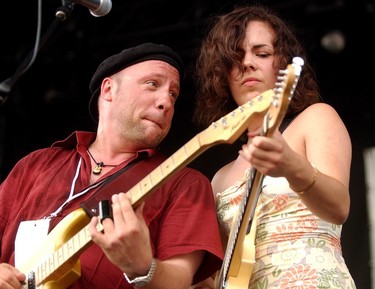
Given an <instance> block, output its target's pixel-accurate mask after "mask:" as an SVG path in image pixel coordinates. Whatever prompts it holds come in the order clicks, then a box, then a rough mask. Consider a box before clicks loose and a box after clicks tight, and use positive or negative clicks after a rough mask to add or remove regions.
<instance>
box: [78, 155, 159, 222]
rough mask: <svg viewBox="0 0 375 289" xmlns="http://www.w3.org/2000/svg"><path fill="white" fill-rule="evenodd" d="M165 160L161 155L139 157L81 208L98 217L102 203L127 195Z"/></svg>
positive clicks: (110, 179)
mask: <svg viewBox="0 0 375 289" xmlns="http://www.w3.org/2000/svg"><path fill="white" fill-rule="evenodd" d="M165 159H166V157H165V156H164V155H163V154H161V153H155V154H154V155H152V157H148V154H147V153H146V152H144V153H141V154H140V156H139V157H137V158H136V159H134V160H133V161H132V162H130V163H129V164H128V165H126V166H125V167H124V168H122V169H121V170H119V171H118V172H116V173H115V174H113V175H111V176H110V177H108V178H107V179H106V180H105V181H104V182H103V183H102V184H101V185H100V186H99V187H98V188H96V192H95V193H94V194H93V195H92V196H90V198H89V199H87V200H86V201H83V202H82V203H81V204H80V206H81V208H83V209H84V210H85V212H86V214H87V215H88V216H89V217H93V216H97V215H98V213H99V203H100V202H101V201H104V200H111V196H112V195H113V194H117V193H120V192H124V193H126V192H127V191H128V190H130V189H131V188H132V187H134V186H135V185H136V184H137V183H138V182H139V181H140V180H141V179H143V178H144V177H145V176H146V175H147V174H148V173H149V172H151V171H152V170H153V169H154V168H156V167H157V166H158V165H159V164H161V163H162V162H163V161H164V160H165Z"/></svg>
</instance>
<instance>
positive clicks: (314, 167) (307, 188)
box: [289, 164, 318, 196]
mask: <svg viewBox="0 0 375 289" xmlns="http://www.w3.org/2000/svg"><path fill="white" fill-rule="evenodd" d="M311 166H312V167H313V169H314V176H313V179H312V181H311V183H310V184H309V185H308V186H307V187H306V188H304V189H303V190H296V189H295V188H293V187H292V186H291V185H289V187H290V188H291V189H292V190H293V191H294V192H295V193H296V194H297V195H299V196H300V195H303V193H304V192H306V191H307V190H309V189H311V188H312V186H313V185H314V184H315V182H316V180H317V178H318V169H317V168H316V166H315V165H314V164H311Z"/></svg>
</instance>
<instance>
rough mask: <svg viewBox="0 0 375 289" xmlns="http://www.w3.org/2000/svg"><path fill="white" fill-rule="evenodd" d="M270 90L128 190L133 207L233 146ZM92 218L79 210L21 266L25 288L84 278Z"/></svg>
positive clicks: (54, 287) (51, 288)
mask: <svg viewBox="0 0 375 289" xmlns="http://www.w3.org/2000/svg"><path fill="white" fill-rule="evenodd" d="M274 95H275V91H274V90H272V89H270V90H267V91H265V92H264V93H262V94H260V95H259V96H257V97H256V98H255V99H253V100H251V101H249V102H247V103H246V104H244V105H242V106H239V107H238V108H236V109H235V110H233V111H232V112H230V113H228V114H227V115H225V116H224V117H222V118H220V119H219V120H217V121H216V122H214V123H212V124H211V125H210V126H209V127H208V128H206V129H205V130H203V131H202V132H200V133H199V134H197V135H196V136H195V137H194V138H192V139H191V140H190V141H189V142H187V143H186V144H185V145H184V146H183V147H181V148H180V149H179V150H177V151H176V152H175V153H174V154H172V155H171V156H170V157H169V158H167V159H166V160H165V161H164V162H162V163H161V164H160V165H159V166H158V167H156V168H155V169H154V170H152V171H151V172H150V173H149V174H148V175H146V177H144V178H143V179H142V180H141V181H140V182H139V183H138V184H136V185H135V186H134V187H132V188H131V189H130V190H128V191H127V194H131V200H132V205H133V207H136V206H138V205H139V204H140V202H141V201H142V200H143V199H144V198H145V197H146V196H147V195H148V194H149V193H151V192H153V191H155V190H156V189H157V188H158V187H160V186H161V185H162V184H163V183H164V182H165V181H166V180H167V179H168V178H169V177H171V176H172V175H174V174H175V173H177V172H178V170H179V169H181V168H182V167H183V166H185V165H187V164H188V163H189V162H191V161H192V160H193V159H194V158H196V157H197V156H198V155H200V154H201V153H203V152H204V151H205V150H207V149H208V148H210V147H212V146H213V145H216V144H219V143H229V144H230V143H233V142H234V141H235V140H236V139H237V138H238V137H240V136H241V135H242V133H243V132H244V131H245V130H246V128H247V126H248V123H249V122H250V121H251V120H252V118H253V117H254V116H255V115H256V114H262V115H264V114H265V113H266V111H267V109H268V108H269V107H270V105H271V101H272V100H273V99H274ZM89 222H90V217H89V216H88V214H87V213H86V212H85V211H84V210H83V208H79V209H77V210H75V211H73V212H71V213H70V214H69V215H67V216H66V217H65V218H64V219H63V220H62V221H61V222H60V223H59V224H58V225H57V226H56V227H55V228H54V229H53V230H52V231H51V232H50V233H49V234H48V236H47V238H46V240H45V242H43V244H42V245H41V246H40V247H39V249H37V250H36V251H35V253H33V254H32V257H31V258H29V259H28V260H27V261H26V262H24V263H23V264H21V265H20V266H18V265H17V267H18V269H19V270H20V271H21V272H24V273H25V274H26V276H27V282H26V283H27V284H26V285H24V286H23V289H42V288H43V289H65V288H67V287H68V286H70V285H71V284H72V283H73V282H74V281H75V280H77V279H78V278H79V277H80V274H81V272H80V263H79V255H80V254H81V253H82V252H83V251H84V250H85V249H86V248H87V247H88V246H89V245H91V243H92V240H91V237H90V233H89V225H88V223H89Z"/></svg>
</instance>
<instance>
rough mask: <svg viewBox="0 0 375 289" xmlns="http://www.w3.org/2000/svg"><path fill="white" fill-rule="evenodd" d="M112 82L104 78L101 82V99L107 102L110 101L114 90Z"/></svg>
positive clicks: (108, 78) (110, 79)
mask: <svg viewBox="0 0 375 289" xmlns="http://www.w3.org/2000/svg"><path fill="white" fill-rule="evenodd" d="M114 85H115V83H114V80H113V79H112V78H110V77H106V78H104V79H103V81H102V85H101V95H102V97H103V99H105V100H107V101H112V93H113V89H114Z"/></svg>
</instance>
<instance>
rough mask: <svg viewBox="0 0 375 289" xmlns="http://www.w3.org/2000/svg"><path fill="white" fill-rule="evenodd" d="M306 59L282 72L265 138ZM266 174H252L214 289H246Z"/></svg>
mask: <svg viewBox="0 0 375 289" xmlns="http://www.w3.org/2000/svg"><path fill="white" fill-rule="evenodd" d="M302 65H303V60H302V59H301V58H299V57H295V58H293V63H292V64H289V65H288V67H287V68H286V69H285V70H280V71H279V75H278V78H277V82H276V84H275V95H274V99H273V101H272V104H271V106H270V107H269V109H268V111H267V113H266V114H265V116H264V118H263V125H262V132H261V134H262V135H265V136H268V137H269V136H272V135H273V133H274V132H275V130H276V129H277V128H278V127H279V125H280V124H281V122H282V120H283V119H284V116H285V113H286V111H287V109H288V106H289V102H290V100H291V98H292V96H293V93H294V90H295V87H296V85H297V82H298V79H299V76H300V73H301V69H302ZM263 177H264V176H263V175H262V174H261V173H259V172H258V171H257V170H256V169H252V170H251V171H250V175H249V178H248V180H247V183H246V188H245V192H244V195H243V196H242V200H241V203H240V204H239V208H238V213H237V215H236V216H235V218H234V220H233V223H232V225H231V231H230V234H229V238H228V243H227V247H226V250H225V254H224V260H223V264H222V267H221V269H220V271H219V272H218V273H217V275H216V276H215V289H247V288H248V286H249V282H250V277H251V274H252V271H253V266H254V264H255V245H254V239H255V230H256V224H255V223H256V221H255V217H256V216H255V209H256V205H257V202H258V198H259V194H260V192H261V190H262V183H263Z"/></svg>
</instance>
